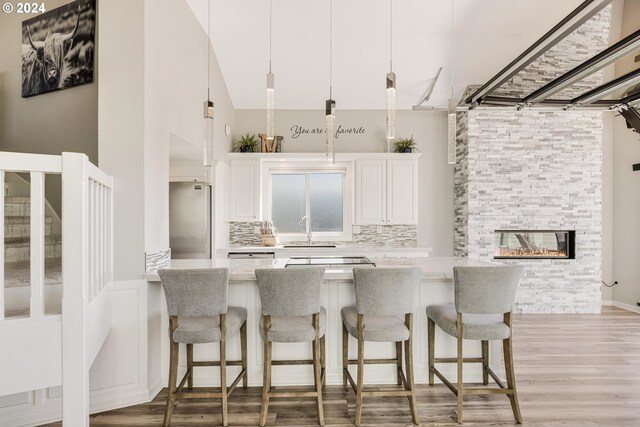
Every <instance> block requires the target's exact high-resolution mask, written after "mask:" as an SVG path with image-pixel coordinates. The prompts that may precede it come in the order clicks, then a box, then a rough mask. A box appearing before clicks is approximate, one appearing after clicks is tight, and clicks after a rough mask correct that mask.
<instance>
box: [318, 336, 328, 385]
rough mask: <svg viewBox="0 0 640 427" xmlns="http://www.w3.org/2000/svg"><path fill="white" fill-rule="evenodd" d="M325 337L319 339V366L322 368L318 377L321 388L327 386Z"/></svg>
mask: <svg viewBox="0 0 640 427" xmlns="http://www.w3.org/2000/svg"><path fill="white" fill-rule="evenodd" d="M325 337H326V335H323V336H322V338H320V366H321V367H322V370H321V371H320V377H321V378H322V387H325V386H326V385H327V346H326V343H325Z"/></svg>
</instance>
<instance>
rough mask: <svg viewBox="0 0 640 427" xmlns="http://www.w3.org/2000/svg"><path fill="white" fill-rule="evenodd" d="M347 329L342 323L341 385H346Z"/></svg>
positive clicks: (347, 364) (347, 358)
mask: <svg viewBox="0 0 640 427" xmlns="http://www.w3.org/2000/svg"><path fill="white" fill-rule="evenodd" d="M348 361H349V331H347V328H346V326H344V323H342V387H346V386H347V369H348V368H349V363H348Z"/></svg>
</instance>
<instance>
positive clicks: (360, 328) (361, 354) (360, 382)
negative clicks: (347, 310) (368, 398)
mask: <svg viewBox="0 0 640 427" xmlns="http://www.w3.org/2000/svg"><path fill="white" fill-rule="evenodd" d="M363 317H364V316H363V315H362V314H358V382H357V384H356V420H355V423H354V424H355V425H356V427H359V426H360V420H361V418H362V397H363V396H362V391H363V384H364V336H363V334H364V325H363Z"/></svg>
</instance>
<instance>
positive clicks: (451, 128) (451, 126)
mask: <svg viewBox="0 0 640 427" xmlns="http://www.w3.org/2000/svg"><path fill="white" fill-rule="evenodd" d="M447 122H448V128H447V160H448V163H449V164H450V165H455V164H456V132H457V129H456V126H457V123H456V100H455V99H454V98H450V99H449V113H448V114H447Z"/></svg>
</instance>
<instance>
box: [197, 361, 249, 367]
mask: <svg viewBox="0 0 640 427" xmlns="http://www.w3.org/2000/svg"><path fill="white" fill-rule="evenodd" d="M193 366H220V361H219V360H217V361H200V362H193ZM227 366H242V360H228V361H227Z"/></svg>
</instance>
